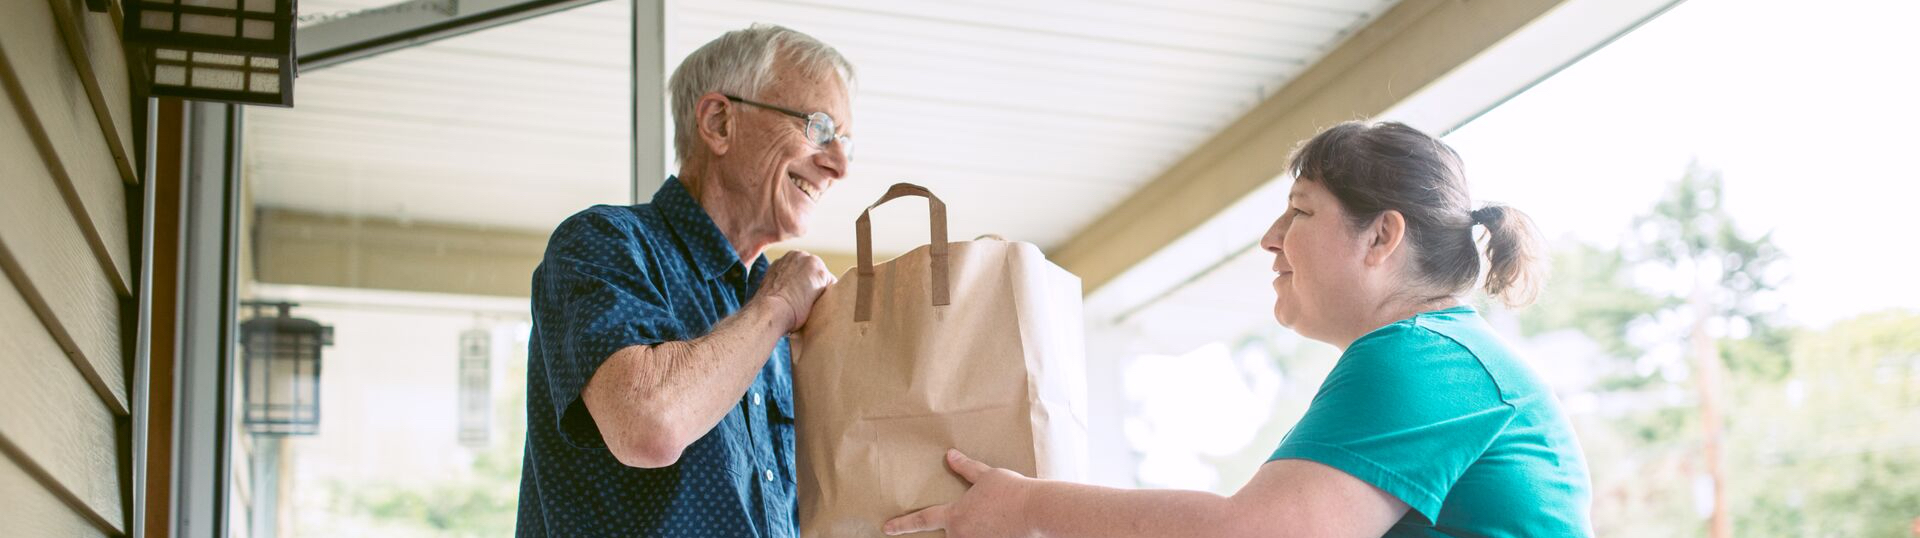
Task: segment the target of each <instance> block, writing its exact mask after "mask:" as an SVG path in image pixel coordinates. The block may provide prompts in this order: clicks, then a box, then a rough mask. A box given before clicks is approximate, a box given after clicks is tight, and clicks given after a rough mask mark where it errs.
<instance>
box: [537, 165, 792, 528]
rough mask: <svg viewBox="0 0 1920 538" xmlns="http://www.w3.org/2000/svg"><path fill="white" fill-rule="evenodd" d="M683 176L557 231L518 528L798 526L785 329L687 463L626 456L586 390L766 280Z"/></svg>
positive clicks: (703, 328)
mask: <svg viewBox="0 0 1920 538" xmlns="http://www.w3.org/2000/svg"><path fill="white" fill-rule="evenodd" d="M766 269H767V258H766V257H765V256H761V257H759V258H758V259H755V260H754V261H753V266H752V268H751V270H748V268H747V267H746V266H745V265H743V264H741V263H740V258H739V255H738V254H735V253H734V250H733V247H732V245H731V244H729V243H728V242H727V239H726V237H725V236H722V235H721V233H720V229H719V228H718V227H716V226H714V224H713V220H712V219H711V218H709V217H708V216H707V213H706V211H705V210H704V209H702V208H701V207H700V205H699V204H698V203H695V201H694V199H693V196H692V195H690V194H688V193H687V190H686V187H685V186H683V185H681V184H680V181H679V179H677V178H668V179H667V182H666V184H665V185H664V186H662V187H660V191H659V192H657V193H655V194H654V195H653V203H651V204H642V205H635V206H624V207H623V206H608V205H600V206H594V207H591V208H588V209H587V210H585V211H581V212H580V213H578V214H575V215H574V216H572V217H570V218H568V219H567V220H566V222H563V223H561V224H560V227H559V229H557V230H554V232H553V237H552V238H551V239H550V240H549V241H548V243H547V252H546V257H545V259H543V260H542V261H541V262H540V267H539V268H538V269H535V270H534V272H533V334H532V337H531V340H530V341H529V343H528V346H527V446H526V456H525V458H526V459H525V462H524V465H525V466H524V468H523V469H522V471H521V475H520V514H519V531H518V534H519V535H520V536H566V537H574V536H662V537H680V536H686V537H693V536H714V537H727V538H736V537H749V536H758V537H796V536H798V535H799V528H798V526H797V525H796V521H797V519H798V514H797V512H796V510H797V505H795V504H794V480H795V476H794V461H793V383H792V381H793V377H792V370H791V369H790V368H791V363H790V362H789V359H788V350H787V341H786V340H785V339H784V338H783V339H781V340H780V343H779V344H777V345H775V346H774V347H773V349H772V350H770V351H771V356H770V357H769V358H768V359H767V363H766V366H764V367H762V368H761V370H760V375H759V376H758V377H756V378H755V379H754V381H753V386H751V387H748V389H747V392H746V393H745V394H742V395H740V403H739V405H738V406H736V407H734V409H733V410H732V411H729V412H728V413H727V416H726V418H724V419H721V420H720V423H719V424H718V425H716V426H714V428H713V430H712V431H709V432H707V434H706V435H704V436H702V437H700V439H699V440H697V441H694V442H693V444H692V445H689V446H687V448H686V450H685V451H684V452H682V453H681V455H680V460H679V461H678V462H677V463H675V464H673V465H670V466H667V467H663V468H659V469H641V468H636V467H628V466H626V465H623V464H621V463H620V462H619V461H618V460H616V459H614V457H613V453H612V452H609V451H608V450H607V447H606V444H605V443H604V442H602V441H601V438H600V432H599V430H598V429H597V428H596V427H595V426H594V422H593V417H592V416H591V415H589V414H588V412H587V408H586V405H585V404H584V403H583V402H582V400H581V396H580V394H581V390H582V389H584V388H585V387H586V385H587V380H588V379H590V378H592V377H593V372H594V370H595V369H597V368H599V366H600V363H601V362H602V361H605V360H606V359H607V357H608V356H610V355H612V354H613V353H614V352H615V351H618V350H620V349H622V348H625V347H627V346H632V345H638V344H657V343H660V342H669V341H678V340H691V339H693V338H697V337H699V336H702V335H705V334H707V332H708V331H710V330H712V328H713V326H714V324H716V323H719V322H720V320H721V319H724V318H726V317H727V316H729V315H731V314H733V313H734V312H735V311H738V310H739V309H740V307H741V306H742V305H743V304H744V303H745V302H746V301H747V299H749V298H751V297H753V293H754V291H755V290H757V289H759V285H760V277H761V275H762V274H763V273H765V272H766Z"/></svg>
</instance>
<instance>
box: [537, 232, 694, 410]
mask: <svg viewBox="0 0 1920 538" xmlns="http://www.w3.org/2000/svg"><path fill="white" fill-rule="evenodd" d="M608 209H612V210H616V211H624V209H622V208H605V207H596V208H593V209H588V210H586V211H583V212H581V213H579V214H576V215H574V216H573V217H571V218H569V219H567V221H566V222H564V223H562V224H561V225H560V227H559V228H558V229H557V230H555V231H554V234H553V237H552V239H550V240H549V241H548V245H547V253H546V257H545V258H544V259H542V260H541V262H540V267H539V269H538V270H536V271H534V282H533V330H534V331H535V332H537V333H538V336H539V338H540V341H541V346H542V348H543V350H544V353H543V355H542V358H543V359H544V362H545V364H544V365H536V366H535V367H539V366H544V367H545V369H546V375H547V383H548V391H547V393H548V395H549V396H550V397H551V399H552V402H550V403H551V404H552V405H553V408H554V415H553V416H554V417H557V420H558V424H555V425H554V427H556V428H558V430H559V431H560V432H561V433H562V437H564V438H566V439H567V441H568V442H569V443H571V444H573V445H575V446H579V447H599V446H605V443H604V442H603V441H602V440H601V439H600V432H599V428H597V427H596V426H595V425H594V422H593V417H592V416H591V415H589V414H588V413H587V409H586V404H585V403H584V402H583V401H582V400H581V398H580V395H581V391H582V390H585V388H586V386H587V380H589V379H592V378H593V374H594V372H595V371H597V370H598V369H599V368H600V364H601V363H603V362H605V361H606V360H607V358H608V357H610V356H612V355H613V353H614V352H616V351H619V350H621V349H623V348H626V347H628V346H634V345H647V344H657V343H660V342H664V341H666V340H668V339H669V337H670V336H671V335H674V334H679V332H680V331H679V330H678V327H679V322H678V321H676V320H675V318H674V317H673V316H672V314H671V312H672V310H671V308H670V306H671V303H670V302H669V301H670V296H669V295H667V294H666V293H665V290H664V289H662V288H663V287H664V286H663V285H662V284H661V283H660V281H658V280H657V279H656V278H655V277H656V276H658V275H654V274H652V273H653V272H654V271H653V268H650V267H649V263H648V262H647V256H646V255H645V254H646V252H645V251H644V248H645V247H644V246H643V243H642V242H641V241H640V238H639V237H638V236H637V235H636V234H635V230H634V228H633V226H638V223H637V222H632V223H623V222H620V221H619V220H617V219H619V217H621V215H619V214H613V213H609V212H608ZM629 218H630V217H629Z"/></svg>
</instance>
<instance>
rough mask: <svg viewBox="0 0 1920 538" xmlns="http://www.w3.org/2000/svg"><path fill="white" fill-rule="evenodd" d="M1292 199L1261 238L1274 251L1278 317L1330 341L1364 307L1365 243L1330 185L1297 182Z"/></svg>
mask: <svg viewBox="0 0 1920 538" xmlns="http://www.w3.org/2000/svg"><path fill="white" fill-rule="evenodd" d="M1287 198H1288V200H1287V210H1286V212H1285V213H1282V214H1281V215H1280V219H1279V220H1276V221H1274V223H1273V227H1272V228H1269V229H1267V235H1266V237H1264V238H1261V240H1260V246H1261V248H1264V249H1266V250H1267V252H1272V253H1273V272H1274V276H1273V291H1274V292H1275V293H1276V294H1277V295H1278V297H1275V298H1274V302H1273V317H1274V319H1275V320H1278V321H1279V322H1280V324H1281V325H1283V326H1286V327H1287V328H1289V329H1293V330H1294V332H1297V333H1300V335H1302V336H1305V337H1308V338H1313V339H1315V340H1322V341H1326V339H1327V338H1328V337H1330V336H1332V335H1333V334H1332V333H1333V329H1334V328H1336V327H1339V326H1340V325H1339V324H1340V323H1342V322H1343V320H1346V319H1348V318H1352V317H1355V316H1356V315H1358V314H1359V313H1360V312H1361V310H1362V308H1363V306H1362V305H1363V303H1364V302H1365V301H1363V297H1362V295H1363V294H1362V292H1361V288H1362V283H1363V277H1364V274H1365V269H1366V267H1365V264H1364V263H1363V261H1364V259H1365V256H1366V249H1365V245H1363V244H1362V241H1361V238H1360V234H1359V233H1358V232H1357V231H1356V230H1354V229H1353V227H1352V226H1351V225H1349V224H1348V220H1347V214H1346V211H1344V210H1343V209H1342V208H1341V207H1340V203H1339V201H1338V200H1336V199H1335V198H1334V197H1333V193H1332V192H1330V191H1328V190H1327V188H1326V186H1325V185H1321V184H1320V183H1319V182H1317V181H1305V180H1295V181H1294V182H1293V190H1292V191H1291V192H1290V193H1288V195H1287Z"/></svg>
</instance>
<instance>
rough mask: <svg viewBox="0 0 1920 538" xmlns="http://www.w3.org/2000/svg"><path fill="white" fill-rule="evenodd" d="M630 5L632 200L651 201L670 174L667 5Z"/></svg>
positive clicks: (660, 0) (662, 0) (660, 1)
mask: <svg viewBox="0 0 1920 538" xmlns="http://www.w3.org/2000/svg"><path fill="white" fill-rule="evenodd" d="M631 1H632V2H633V56H632V61H633V76H632V77H631V78H632V81H633V123H632V129H633V148H632V152H633V200H632V203H636V204H638V203H642V202H646V201H648V200H651V199H653V192H654V191H657V190H660V185H662V184H665V183H666V181H667V176H666V175H667V174H669V173H672V169H671V168H669V165H671V164H673V161H671V160H669V159H668V157H669V156H671V155H673V139H672V138H671V137H670V136H669V133H670V132H671V131H672V129H671V128H670V122H669V121H668V118H671V117H673V116H672V115H670V114H668V113H667V104H668V103H667V3H666V0H631Z"/></svg>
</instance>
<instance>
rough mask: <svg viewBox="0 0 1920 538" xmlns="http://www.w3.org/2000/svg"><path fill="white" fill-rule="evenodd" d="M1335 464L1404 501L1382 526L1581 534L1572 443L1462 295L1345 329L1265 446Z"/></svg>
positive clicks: (1549, 404)
mask: <svg viewBox="0 0 1920 538" xmlns="http://www.w3.org/2000/svg"><path fill="white" fill-rule="evenodd" d="M1278 459H1304V460H1310V461H1314V462H1319V463H1321V464H1324V465H1327V466H1330V467H1333V468H1335V469H1339V470H1341V471H1344V472H1346V473H1347V474H1350V475H1353V476H1354V477H1355V478H1359V479H1360V480H1362V481H1365V482H1367V483H1369V484H1373V485H1374V487H1378V488H1380V489H1381V490H1384V491H1386V492H1387V493H1389V494H1391V495H1393V496H1395V497H1398V498H1400V500H1401V501H1405V502H1406V503H1407V506H1409V507H1411V508H1412V510H1409V511H1408V512H1407V515H1406V517H1403V518H1401V519H1400V521H1399V522H1398V523H1396V524H1395V525H1394V526H1393V529H1392V530H1390V531H1388V532H1387V534H1386V535H1387V536H1492V537H1500V536H1514V537H1519V536H1592V535H1593V524H1592V519H1591V518H1590V512H1591V509H1592V504H1593V503H1592V497H1593V493H1592V485H1591V481H1590V480H1589V478H1588V476H1587V461H1586V456H1585V455H1584V454H1582V453H1581V451H1580V443H1579V441H1578V439H1576V438H1575V437H1574V432H1573V426H1572V424H1570V423H1568V422H1567V418H1566V414H1565V413H1562V412H1561V411H1560V405H1559V402H1558V401H1557V400H1555V399H1554V396H1553V391H1552V390H1550V389H1549V388H1548V387H1547V385H1546V383H1545V382H1542V381H1541V380H1540V378H1539V377H1538V376H1536V375H1534V373H1533V371H1532V370H1531V369H1529V368H1528V367H1527V365H1526V363H1524V362H1521V360H1520V358H1519V357H1517V356H1515V354H1514V352H1513V351H1512V350H1511V349H1508V348H1507V346H1506V345H1505V344H1504V343H1502V342H1501V341H1500V339H1499V337H1498V336H1496V335H1495V334H1494V332H1493V328H1492V327H1490V326H1488V325H1487V323H1486V321H1485V320H1483V319H1481V318H1480V315H1479V314H1478V313H1476V312H1474V310H1473V309H1472V308H1470V307H1465V306H1459V307H1454V308H1449V309H1446V310H1437V311H1433V312H1427V313H1424V314H1420V315H1417V316H1414V317H1412V318H1408V319H1404V320H1400V321H1397V322H1394V323H1392V324H1389V325H1387V326H1385V327H1381V328H1379V329H1375V330H1374V331H1373V332H1370V333H1367V335H1366V336H1363V337H1361V338H1360V339H1359V340H1355V341H1354V342H1353V345H1351V346H1348V348H1347V351H1346V353H1344V354H1341V355H1340V361H1339V362H1338V363H1337V364H1335V365H1334V367H1333V371H1332V372H1330V373H1328V374H1327V380H1326V381H1325V382H1323V383H1321V384H1320V392H1319V393H1317V394H1315V395H1314V397H1313V403H1312V404H1311V405H1310V406H1308V408H1307V414H1306V416H1304V417H1301V419H1300V422H1299V423H1298V424H1295V425H1294V427H1293V430H1292V431H1290V432H1287V436H1286V438H1285V439H1283V440H1281V441H1280V448H1279V449H1278V450H1275V451H1274V452H1273V457H1272V458H1270V459H1269V461H1271V460H1278Z"/></svg>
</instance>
